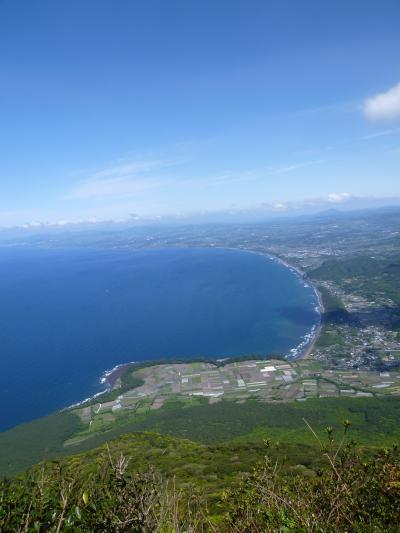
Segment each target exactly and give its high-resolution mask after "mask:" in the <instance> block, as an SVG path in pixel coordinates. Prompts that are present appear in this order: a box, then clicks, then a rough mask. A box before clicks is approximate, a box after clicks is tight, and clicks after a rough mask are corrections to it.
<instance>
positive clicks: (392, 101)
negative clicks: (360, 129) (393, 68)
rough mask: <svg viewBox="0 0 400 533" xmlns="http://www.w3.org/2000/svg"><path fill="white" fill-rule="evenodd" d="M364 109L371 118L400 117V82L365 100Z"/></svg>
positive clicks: (391, 118) (387, 118)
mask: <svg viewBox="0 0 400 533" xmlns="http://www.w3.org/2000/svg"><path fill="white" fill-rule="evenodd" d="M363 111H364V114H365V116H366V117H367V118H369V119H371V120H394V119H396V118H400V83H398V84H397V85H395V86H394V87H392V88H391V89H389V90H388V91H386V92H385V93H379V94H376V95H375V96H372V97H371V98H368V99H367V100H365V102H364V105H363Z"/></svg>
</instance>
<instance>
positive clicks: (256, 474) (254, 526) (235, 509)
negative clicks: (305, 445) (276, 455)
mask: <svg viewBox="0 0 400 533" xmlns="http://www.w3.org/2000/svg"><path fill="white" fill-rule="evenodd" d="M344 424H345V430H344V431H345V432H346V431H347V428H348V425H349V422H348V421H345V422H344ZM326 432H327V435H328V442H327V444H326V445H324V444H323V443H322V442H321V441H320V444H321V451H322V454H323V455H324V457H325V458H326V460H327V468H324V469H321V470H318V471H317V472H316V475H315V476H313V477H309V476H304V474H302V473H301V471H300V473H298V474H295V475H293V476H287V475H286V476H283V475H282V473H281V471H280V469H279V465H278V464H277V463H276V462H275V463H274V462H273V461H271V459H270V458H269V457H268V456H267V457H266V458H265V461H264V463H263V464H260V465H259V466H258V467H257V468H256V469H255V470H254V471H253V473H252V474H250V475H248V476H246V477H245V478H244V479H242V480H241V481H240V482H239V484H238V485H237V486H236V487H234V488H232V489H230V490H229V491H227V492H226V493H225V494H224V502H225V505H226V508H227V512H226V516H225V517H226V520H227V522H228V529H229V531H235V532H261V531H262V532H276V531H284V532H299V533H300V532H304V533H306V532H307V533H308V532H313V531H315V532H317V531H318V532H340V531H343V532H350V531H360V532H361V531H362V532H378V531H379V532H380V531H387V532H389V531H392V532H395V531H398V524H399V523H400V462H399V459H400V457H399V453H398V449H397V447H393V448H392V449H390V450H389V449H382V450H380V451H379V452H377V453H376V454H375V455H374V456H373V457H372V458H370V459H368V460H365V458H364V457H363V456H361V455H360V454H359V452H358V451H357V449H356V447H355V446H354V444H353V443H349V444H344V439H342V440H341V442H340V443H339V444H338V445H335V444H334V438H333V435H334V432H333V429H332V428H330V427H327V428H326ZM318 440H319V439H318Z"/></svg>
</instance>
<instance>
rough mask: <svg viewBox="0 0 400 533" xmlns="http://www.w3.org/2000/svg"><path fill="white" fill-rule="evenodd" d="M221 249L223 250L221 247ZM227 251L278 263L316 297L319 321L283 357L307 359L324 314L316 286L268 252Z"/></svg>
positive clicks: (292, 267) (288, 264) (284, 261)
mask: <svg viewBox="0 0 400 533" xmlns="http://www.w3.org/2000/svg"><path fill="white" fill-rule="evenodd" d="M221 248H224V247H222V246H221ZM226 249H227V250H241V251H244V252H248V253H253V254H257V255H261V256H262V257H266V258H268V259H270V260H271V261H274V262H275V263H279V264H281V265H283V266H284V267H286V268H288V269H289V270H291V271H292V272H293V273H294V274H296V275H297V276H298V277H299V278H300V279H301V281H302V282H303V283H304V284H305V285H306V286H308V287H310V288H311V289H312V290H313V291H314V294H315V296H316V299H317V312H318V314H319V320H318V321H317V323H316V324H314V325H313V326H312V328H311V330H310V332H309V333H306V335H305V336H304V340H303V341H302V342H301V343H300V344H298V345H297V346H295V347H294V348H292V349H291V350H290V353H289V354H287V355H285V357H287V358H288V359H289V360H298V359H305V358H306V357H308V356H309V355H310V353H311V352H312V350H313V348H314V346H315V343H316V341H317V339H318V337H319V335H320V333H321V329H322V316H323V314H324V312H325V308H324V304H323V301H322V296H321V293H320V292H319V290H318V288H317V287H316V285H315V284H314V283H313V282H312V281H311V280H310V278H309V277H308V276H307V274H306V273H305V272H303V271H302V270H301V269H300V268H298V267H296V266H294V265H291V264H290V263H288V262H287V261H286V260H285V259H282V258H281V257H279V256H277V255H272V254H270V253H268V252H260V251H257V250H251V249H248V248H241V247H239V248H232V247H229V248H226Z"/></svg>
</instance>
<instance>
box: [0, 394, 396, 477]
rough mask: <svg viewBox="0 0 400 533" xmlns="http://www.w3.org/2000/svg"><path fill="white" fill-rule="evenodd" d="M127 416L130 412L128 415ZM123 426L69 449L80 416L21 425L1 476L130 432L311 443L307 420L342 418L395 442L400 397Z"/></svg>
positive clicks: (0, 463)
mask: <svg viewBox="0 0 400 533" xmlns="http://www.w3.org/2000/svg"><path fill="white" fill-rule="evenodd" d="M124 416H125V415H124ZM129 416H130V418H129V417H127V418H122V420H121V424H119V425H118V424H114V425H113V426H112V429H110V430H108V431H105V432H103V433H97V434H94V436H93V437H91V438H88V439H87V440H85V441H82V442H80V443H77V444H75V445H73V446H72V445H71V446H68V447H64V441H65V440H67V439H68V438H70V437H71V436H72V435H73V434H74V433H78V432H79V430H81V429H82V427H81V423H80V421H79V419H78V418H77V417H76V416H75V415H72V414H71V413H68V412H64V413H58V414H56V415H52V417H47V418H44V419H39V420H37V421H34V422H32V423H30V424H26V425H24V426H18V427H17V428H14V429H12V430H10V431H7V432H4V433H3V434H1V435H0V475H1V474H3V475H9V476H10V475H15V474H16V473H18V472H21V471H22V470H24V469H26V468H27V467H29V466H30V465H32V464H34V463H37V462H39V461H41V460H43V459H48V458H53V457H56V456H62V455H72V454H76V453H80V452H85V451H88V450H91V449H93V448H95V447H97V446H100V445H102V444H104V443H105V442H107V441H110V440H112V439H115V438H116V437H118V436H120V435H123V434H126V433H129V432H138V431H146V432H157V433H161V434H163V435H171V436H175V437H179V438H184V439H190V440H191V441H194V442H198V443H201V444H207V445H222V444H228V443H229V442H231V441H232V440H233V439H234V442H236V443H241V444H243V445H247V444H249V445H252V444H253V443H254V442H256V441H257V440H258V441H259V440H260V439H262V438H265V437H269V438H272V439H275V440H276V441H280V442H291V443H293V444H296V445H303V444H307V445H312V444H313V441H312V437H311V435H310V433H309V432H308V431H307V430H306V429H305V427H304V424H303V422H302V418H307V419H308V420H309V421H310V423H311V424H312V425H313V426H314V427H323V426H324V425H325V424H329V425H330V426H332V427H334V428H336V429H337V428H339V427H340V424H341V420H343V419H344V418H350V419H352V421H353V427H352V431H353V434H354V436H355V438H357V440H358V442H359V443H360V444H365V445H370V446H373V445H383V446H390V445H392V444H393V443H395V442H399V441H400V399H399V398H396V397H387V398H382V399H374V398H346V397H343V398H320V399H315V400H312V399H308V400H307V401H305V402H290V403H284V402H281V403H278V402H276V403H267V404H266V403H262V402H257V401H252V400H249V401H247V402H245V403H236V402H233V401H228V400H226V401H225V400H222V401H220V402H219V403H217V404H214V405H208V404H198V405H193V406H187V407H183V406H182V404H179V403H175V405H173V404H169V405H166V406H163V407H162V408H160V409H157V410H150V411H148V412H144V413H141V414H134V413H131V414H130V415H129Z"/></svg>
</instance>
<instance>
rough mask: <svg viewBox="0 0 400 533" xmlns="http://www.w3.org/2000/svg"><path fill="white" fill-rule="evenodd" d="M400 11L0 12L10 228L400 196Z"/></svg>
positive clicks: (246, 5) (194, 4) (74, 5)
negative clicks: (19, 225)
mask: <svg viewBox="0 0 400 533" xmlns="http://www.w3.org/2000/svg"><path fill="white" fill-rule="evenodd" d="M399 27H400V3H399V2H398V0H379V1H378V0H376V1H371V0H363V1H358V0H351V1H349V0H347V1H343V0H335V2H321V0H312V1H311V0H304V1H300V0H299V1H297V0H291V1H288V0H275V1H268V0H260V1H258V0H230V1H224V0H212V1H211V0H202V1H201V2H199V1H191V0H182V1H181V0H179V1H178V0H169V1H165V0H158V1H154V0H146V1H145V2H139V1H135V0H118V1H113V0H58V1H54V0H36V1H34V2H33V1H27V0H25V1H21V0H1V1H0V67H1V68H0V138H1V143H0V225H3V226H7V225H13V224H22V223H26V222H29V221H38V220H39V221H53V222H55V221H65V220H72V221H76V220H83V219H94V218H96V219H98V220H102V219H109V218H113V219H119V218H121V219H122V218H125V217H127V216H128V215H129V214H135V215H138V216H156V215H162V214H169V213H179V214H182V213H191V212H199V211H214V210H226V209H241V208H253V207H255V208H257V207H258V206H260V205H263V206H266V208H267V209H271V211H282V212H286V211H290V210H292V209H295V208H297V207H298V206H299V205H303V204H304V203H305V204H307V203H310V202H311V203H314V204H318V203H320V204H321V206H323V205H339V204H342V203H346V202H347V201H349V200H350V199H351V198H352V197H385V198H388V201H390V198H392V197H393V198H395V197H400V179H399V170H400V85H398V84H399V82H400V62H399V57H400V31H399Z"/></svg>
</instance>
